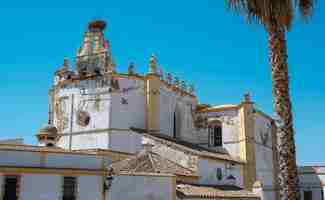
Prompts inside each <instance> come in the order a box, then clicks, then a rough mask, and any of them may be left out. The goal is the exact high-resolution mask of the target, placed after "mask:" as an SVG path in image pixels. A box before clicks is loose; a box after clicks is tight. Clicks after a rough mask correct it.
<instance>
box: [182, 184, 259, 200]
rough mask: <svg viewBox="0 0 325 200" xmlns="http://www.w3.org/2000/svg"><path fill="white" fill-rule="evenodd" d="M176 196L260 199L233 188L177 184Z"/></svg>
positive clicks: (248, 192)
mask: <svg viewBox="0 0 325 200" xmlns="http://www.w3.org/2000/svg"><path fill="white" fill-rule="evenodd" d="M176 191H177V195H178V196H181V197H182V198H185V199H186V198H201V199H210V198H222V199H227V198H231V199H233V198H239V199H260V197H259V196H258V195H257V194H255V193H253V192H251V191H247V190H241V189H240V188H237V187H235V186H207V185H190V184H178V185H177V187H176Z"/></svg>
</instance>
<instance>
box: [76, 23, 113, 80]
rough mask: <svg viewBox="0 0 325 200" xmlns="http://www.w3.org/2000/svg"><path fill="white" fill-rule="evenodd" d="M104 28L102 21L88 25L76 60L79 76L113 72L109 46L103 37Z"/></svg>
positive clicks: (104, 24)
mask: <svg viewBox="0 0 325 200" xmlns="http://www.w3.org/2000/svg"><path fill="white" fill-rule="evenodd" d="M105 27H106V22H104V21H93V22H91V23H89V25H88V30H87V31H86V33H85V36H84V40H83V43H82V46H81V48H80V49H79V50H78V53H77V58H76V64H77V66H76V67H77V72H78V74H79V75H80V76H86V75H92V74H104V73H107V72H113V71H114V67H115V65H114V62H113V58H112V53H111V48H110V44H109V42H108V41H107V40H105V37H104V30H105Z"/></svg>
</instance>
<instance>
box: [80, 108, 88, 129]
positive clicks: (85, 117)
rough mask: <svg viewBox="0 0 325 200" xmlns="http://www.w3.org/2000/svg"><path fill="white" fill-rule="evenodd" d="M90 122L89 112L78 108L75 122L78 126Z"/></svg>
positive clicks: (86, 124)
mask: <svg viewBox="0 0 325 200" xmlns="http://www.w3.org/2000/svg"><path fill="white" fill-rule="evenodd" d="M89 122H90V116H89V113H88V112H86V111H82V110H79V111H78V112H77V123H78V125H80V126H88V124H89Z"/></svg>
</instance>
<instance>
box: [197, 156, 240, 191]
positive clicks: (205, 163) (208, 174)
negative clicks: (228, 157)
mask: <svg viewBox="0 0 325 200" xmlns="http://www.w3.org/2000/svg"><path fill="white" fill-rule="evenodd" d="M226 165H228V166H229V165H230V163H228V164H226V162H225V163H222V162H220V163H218V162H214V161H209V160H206V159H199V163H198V171H199V176H200V180H199V181H200V183H202V184H216V185H227V184H230V182H229V181H228V180H227V179H226V178H227V177H228V176H229V175H233V176H234V177H235V178H236V183H235V185H237V186H239V187H242V186H243V179H242V174H241V166H240V165H233V166H232V167H231V168H230V169H229V168H227V167H226ZM218 168H220V169H221V170H222V179H221V180H218V178H217V169H218Z"/></svg>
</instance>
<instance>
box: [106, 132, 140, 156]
mask: <svg viewBox="0 0 325 200" xmlns="http://www.w3.org/2000/svg"><path fill="white" fill-rule="evenodd" d="M109 141H110V142H109V149H111V150H114V151H120V152H127V153H136V152H138V151H140V150H141V149H142V135H140V134H137V133H133V132H132V131H111V132H110V135H109Z"/></svg>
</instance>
